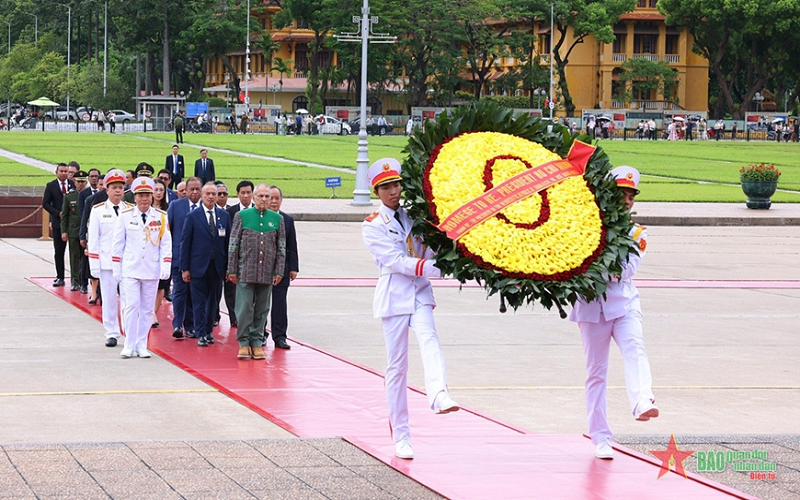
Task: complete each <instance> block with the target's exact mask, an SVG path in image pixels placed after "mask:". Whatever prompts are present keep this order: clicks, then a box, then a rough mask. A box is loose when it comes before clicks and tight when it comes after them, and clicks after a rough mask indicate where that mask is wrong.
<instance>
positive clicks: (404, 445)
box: [394, 439, 414, 460]
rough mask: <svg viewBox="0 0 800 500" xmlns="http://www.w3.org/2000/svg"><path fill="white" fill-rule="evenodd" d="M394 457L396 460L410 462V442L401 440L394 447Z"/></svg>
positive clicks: (412, 454) (411, 454)
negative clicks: (401, 459) (400, 459)
mask: <svg viewBox="0 0 800 500" xmlns="http://www.w3.org/2000/svg"><path fill="white" fill-rule="evenodd" d="M394 455H395V456H396V457H397V458H405V459H406V460H411V459H412V458H414V450H412V449H411V441H409V440H408V439H403V440H402V441H399V442H398V443H396V444H395V445H394Z"/></svg>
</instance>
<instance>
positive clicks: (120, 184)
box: [87, 168, 128, 347]
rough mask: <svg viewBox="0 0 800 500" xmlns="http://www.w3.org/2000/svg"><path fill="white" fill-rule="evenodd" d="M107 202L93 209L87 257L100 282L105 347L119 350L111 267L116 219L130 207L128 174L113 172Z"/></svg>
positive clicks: (106, 179)
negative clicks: (126, 176) (112, 240)
mask: <svg viewBox="0 0 800 500" xmlns="http://www.w3.org/2000/svg"><path fill="white" fill-rule="evenodd" d="M103 182H105V185H106V192H107V193H108V200H106V201H104V202H103V203H98V204H96V205H94V206H93V207H92V213H91V217H90V218H89V229H88V233H87V234H88V236H87V239H88V241H87V257H89V268H90V269H91V272H92V276H95V277H97V278H100V289H101V292H102V295H103V327H105V329H106V347H116V345H117V340H119V337H120V328H119V323H120V321H119V306H118V302H117V280H116V279H115V278H114V271H113V266H112V263H111V239H112V237H113V236H114V228H115V227H116V224H117V218H118V217H119V214H121V213H122V212H123V211H124V210H125V209H126V208H128V204H127V203H125V202H124V201H122V195H123V193H124V191H125V172H123V171H122V170H119V169H116V168H114V169H111V170H109V171H108V173H107V174H106V176H105V179H104V180H103Z"/></svg>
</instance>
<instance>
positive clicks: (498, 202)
mask: <svg viewBox="0 0 800 500" xmlns="http://www.w3.org/2000/svg"><path fill="white" fill-rule="evenodd" d="M595 149H597V148H596V147H595V146H591V145H589V144H586V143H585V142H581V141H575V142H574V143H573V144H572V147H571V148H570V150H569V153H568V154H567V157H566V158H561V159H558V160H553V161H549V162H547V163H543V164H541V165H539V166H537V167H532V168H528V169H526V170H525V171H524V172H521V173H519V174H517V175H515V176H514V177H512V178H510V179H508V180H506V181H504V182H502V183H500V184H498V185H497V186H494V187H493V188H492V189H490V190H488V191H486V192H485V193H483V194H481V195H480V196H478V197H476V198H474V199H472V200H470V201H468V202H466V203H464V204H463V205H461V206H460V207H459V208H457V209H456V210H454V211H453V213H451V214H450V215H448V216H447V218H446V219H445V220H444V221H443V222H442V223H441V224H439V226H437V227H438V228H439V230H440V231H444V232H445V233H446V234H447V237H448V238H450V239H452V240H457V239H459V238H460V237H462V236H464V235H465V234H467V233H468V232H469V231H470V230H471V229H472V228H473V227H475V226H477V225H478V224H480V223H482V222H483V221H485V220H486V219H488V218H490V217H492V216H494V215H495V214H497V213H498V212H500V211H501V210H503V209H504V208H506V207H508V206H510V205H512V204H514V203H516V202H518V201H520V200H524V199H525V198H527V197H529V196H532V195H534V194H536V193H538V192H540V191H543V190H545V189H547V188H549V187H550V186H552V185H554V184H557V183H559V182H561V181H563V180H565V179H568V178H570V177H575V176H578V175H583V173H584V172H585V171H586V165H587V164H588V163H589V159H590V158H591V156H592V154H594V151H595ZM495 159H496V158H490V159H489V160H488V161H489V162H493V161H494V160H495Z"/></svg>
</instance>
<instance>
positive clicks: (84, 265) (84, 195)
mask: <svg viewBox="0 0 800 500" xmlns="http://www.w3.org/2000/svg"><path fill="white" fill-rule="evenodd" d="M99 181H100V170H98V169H96V168H90V169H89V185H88V186H87V187H86V189H84V190H83V191H81V192H80V193H79V194H78V214H80V217H81V227H83V220H84V219H83V210H84V208H86V200H88V199H89V198H90V197H91V196H92V195H94V194H97V192H98V191H100V189H99V186H98V183H99ZM91 210H92V205H89V208H88V210H87V211H91ZM87 220H88V214H87ZM78 237H79V238H80V239H81V248H86V239H85V237H86V234H81V233H80V230H79V232H78ZM89 276H90V272H89V257H87V256H86V252H84V251H83V250H81V293H83V294H86V293H89Z"/></svg>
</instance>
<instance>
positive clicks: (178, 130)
mask: <svg viewBox="0 0 800 500" xmlns="http://www.w3.org/2000/svg"><path fill="white" fill-rule="evenodd" d="M175 142H177V143H181V144H182V143H183V127H175Z"/></svg>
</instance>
